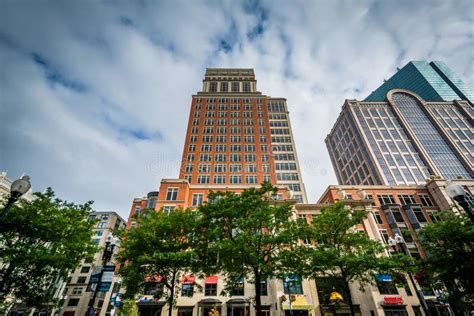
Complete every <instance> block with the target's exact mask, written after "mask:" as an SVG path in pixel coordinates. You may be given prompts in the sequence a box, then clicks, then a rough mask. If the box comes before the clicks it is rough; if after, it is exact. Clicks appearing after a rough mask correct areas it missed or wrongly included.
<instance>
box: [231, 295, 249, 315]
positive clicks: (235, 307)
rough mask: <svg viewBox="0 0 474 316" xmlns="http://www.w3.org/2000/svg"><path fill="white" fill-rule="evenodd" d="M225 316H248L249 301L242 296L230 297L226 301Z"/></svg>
mask: <svg viewBox="0 0 474 316" xmlns="http://www.w3.org/2000/svg"><path fill="white" fill-rule="evenodd" d="M225 304H226V306H227V316H250V302H249V301H248V300H245V299H243V298H232V299H230V300H228V301H227V302H226V303H225Z"/></svg>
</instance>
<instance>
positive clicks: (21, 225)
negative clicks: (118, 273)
mask: <svg viewBox="0 0 474 316" xmlns="http://www.w3.org/2000/svg"><path fill="white" fill-rule="evenodd" d="M91 204H92V202H87V203H85V204H82V205H79V204H74V203H71V202H67V201H62V200H60V199H58V198H56V197H55V194H54V192H53V190H52V189H51V188H48V189H47V190H46V192H45V193H35V199H34V200H33V201H31V202H28V201H25V200H22V201H19V202H17V203H15V205H13V206H12V207H11V208H10V210H9V211H8V213H7V215H6V216H5V217H4V218H3V220H2V222H1V223H0V302H3V303H4V301H5V298H6V297H7V296H11V297H14V298H16V299H17V300H21V301H22V302H23V303H24V304H26V305H27V306H29V307H37V308H40V307H42V306H44V305H46V304H51V303H53V301H52V298H53V295H54V291H55V287H54V285H55V283H56V282H57V281H59V280H60V279H64V278H67V276H68V274H69V272H70V271H71V270H73V269H74V268H76V267H77V266H78V265H79V263H80V261H81V259H91V258H92V256H93V254H94V253H95V252H96V251H97V250H98V249H97V246H96V245H95V244H94V243H93V242H92V239H91V238H92V235H93V226H94V224H95V222H94V221H89V220H88V215H89V212H90V211H91Z"/></svg>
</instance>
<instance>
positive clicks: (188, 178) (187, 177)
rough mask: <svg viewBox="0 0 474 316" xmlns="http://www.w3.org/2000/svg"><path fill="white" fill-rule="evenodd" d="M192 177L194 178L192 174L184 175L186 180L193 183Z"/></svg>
mask: <svg viewBox="0 0 474 316" xmlns="http://www.w3.org/2000/svg"><path fill="white" fill-rule="evenodd" d="M192 179H193V177H192V176H190V175H186V176H184V180H186V181H188V182H189V183H191V182H192Z"/></svg>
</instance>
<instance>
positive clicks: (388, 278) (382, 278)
mask: <svg viewBox="0 0 474 316" xmlns="http://www.w3.org/2000/svg"><path fill="white" fill-rule="evenodd" d="M375 278H376V279H377V281H379V282H392V276H391V275H390V274H377V275H376V276H375Z"/></svg>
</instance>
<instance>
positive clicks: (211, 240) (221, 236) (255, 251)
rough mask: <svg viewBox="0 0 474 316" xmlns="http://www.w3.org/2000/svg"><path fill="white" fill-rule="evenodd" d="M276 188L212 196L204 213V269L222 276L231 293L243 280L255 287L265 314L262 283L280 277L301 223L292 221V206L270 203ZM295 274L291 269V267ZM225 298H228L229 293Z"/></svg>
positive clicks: (270, 187)
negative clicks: (285, 255) (283, 258)
mask: <svg viewBox="0 0 474 316" xmlns="http://www.w3.org/2000/svg"><path fill="white" fill-rule="evenodd" d="M275 193H276V188H275V187H273V186H271V185H270V184H268V183H265V184H263V185H262V187H261V188H250V189H247V190H244V191H243V192H242V193H241V194H235V193H232V192H211V193H210V194H209V195H208V203H206V204H204V205H202V206H201V207H199V213H200V214H201V234H200V236H201V237H202V243H201V247H200V249H199V251H198V252H199V253H200V259H201V263H202V266H203V269H204V271H205V272H207V273H215V272H221V273H223V274H224V275H225V277H226V281H227V282H226V284H227V285H228V288H227V289H225V291H224V292H228V291H229V290H232V288H233V287H235V284H238V282H239V281H240V280H241V279H242V278H246V279H247V280H248V281H249V282H251V283H253V284H254V285H255V303H256V304H255V306H256V310H257V315H260V314H261V299H260V291H261V282H262V281H265V280H267V279H268V278H272V277H276V276H279V275H281V274H282V273H283V272H284V271H283V270H284V269H282V266H281V264H280V262H281V260H280V253H281V250H283V249H291V248H293V247H295V246H296V244H297V243H298V241H299V237H298V232H299V227H298V223H297V222H295V221H292V220H290V218H291V216H292V212H291V206H290V205H289V204H288V203H284V202H282V201H279V202H276V201H273V200H272V199H271V198H270V197H271V196H272V195H273V194H275ZM287 268H288V269H290V268H291V267H287ZM224 294H225V293H224Z"/></svg>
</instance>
